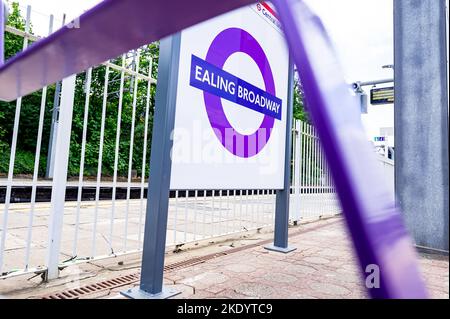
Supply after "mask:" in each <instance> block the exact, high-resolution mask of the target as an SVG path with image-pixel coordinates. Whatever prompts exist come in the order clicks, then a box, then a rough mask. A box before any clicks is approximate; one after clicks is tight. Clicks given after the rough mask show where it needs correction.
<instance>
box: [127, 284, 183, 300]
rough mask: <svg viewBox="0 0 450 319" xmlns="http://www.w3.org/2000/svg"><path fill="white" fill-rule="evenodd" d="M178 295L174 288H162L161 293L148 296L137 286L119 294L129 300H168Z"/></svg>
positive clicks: (148, 294)
mask: <svg viewBox="0 0 450 319" xmlns="http://www.w3.org/2000/svg"><path fill="white" fill-rule="evenodd" d="M180 293H181V292H179V291H177V290H175V289H174V288H166V287H163V289H162V292H161V293H159V294H150V293H148V292H145V291H143V290H141V288H140V287H139V286H137V287H135V288H132V289H128V290H126V291H122V292H120V294H121V295H122V296H125V297H127V298H129V299H169V298H171V297H174V296H176V295H179V294H180Z"/></svg>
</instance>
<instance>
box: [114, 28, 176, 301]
mask: <svg viewBox="0 0 450 319" xmlns="http://www.w3.org/2000/svg"><path fill="white" fill-rule="evenodd" d="M180 45H181V33H177V34H176V35H173V36H171V37H169V38H165V39H163V40H162V41H161V44H160V52H161V54H160V58H159V66H158V67H159V70H158V85H157V90H156V103H155V120H154V127H153V140H152V152H151V155H150V179H149V186H148V200H147V213H146V220H145V231H144V250H143V254H142V270H141V282H140V285H139V287H137V288H135V289H130V290H127V291H124V292H122V295H124V296H126V297H128V298H131V299H164V298H169V297H172V296H175V295H177V294H179V292H177V291H175V290H171V289H167V290H166V289H164V287H163V274H164V257H165V250H166V234H167V218H168V209H169V195H170V175H171V170H172V158H171V156H170V152H171V150H172V146H173V140H172V138H171V136H172V133H173V129H174V126H175V105H176V97H177V85H178V69H179V68H178V67H179V57H180Z"/></svg>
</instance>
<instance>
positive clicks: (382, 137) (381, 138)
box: [373, 136, 386, 142]
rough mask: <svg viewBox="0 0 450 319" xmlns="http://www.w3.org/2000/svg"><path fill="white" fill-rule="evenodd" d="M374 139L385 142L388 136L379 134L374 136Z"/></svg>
mask: <svg viewBox="0 0 450 319" xmlns="http://www.w3.org/2000/svg"><path fill="white" fill-rule="evenodd" d="M373 140H374V141H375V142H385V141H386V137H384V136H377V137H374V138H373Z"/></svg>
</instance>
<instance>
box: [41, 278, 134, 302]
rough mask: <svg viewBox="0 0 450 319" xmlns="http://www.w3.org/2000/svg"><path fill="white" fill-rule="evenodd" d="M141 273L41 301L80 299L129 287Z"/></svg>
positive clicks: (71, 290) (63, 292) (57, 294)
mask: <svg viewBox="0 0 450 319" xmlns="http://www.w3.org/2000/svg"><path fill="white" fill-rule="evenodd" d="M140 277H141V274H140V273H136V274H132V275H127V276H122V277H118V278H114V279H110V280H105V281H102V282H99V283H96V284H91V285H86V286H83V287H79V288H73V289H68V290H65V291H62V292H58V293H54V294H51V295H47V296H44V297H42V298H41V299H80V298H83V297H86V296H88V295H91V294H93V293H97V292H101V291H106V290H111V289H115V288H119V287H123V286H127V285H130V284H133V283H135V282H138V281H139V278H140Z"/></svg>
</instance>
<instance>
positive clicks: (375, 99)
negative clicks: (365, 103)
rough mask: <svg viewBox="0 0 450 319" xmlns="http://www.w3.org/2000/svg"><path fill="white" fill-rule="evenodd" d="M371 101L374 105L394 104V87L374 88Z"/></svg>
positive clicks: (371, 92)
mask: <svg viewBox="0 0 450 319" xmlns="http://www.w3.org/2000/svg"><path fill="white" fill-rule="evenodd" d="M370 103H371V104H372V105H383V104H394V87H387V88H380V89H372V90H371V91H370Z"/></svg>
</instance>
